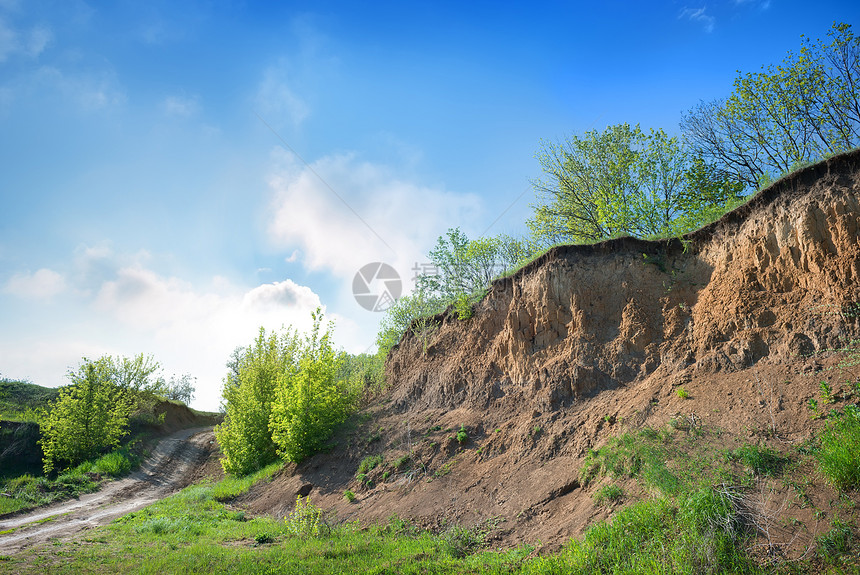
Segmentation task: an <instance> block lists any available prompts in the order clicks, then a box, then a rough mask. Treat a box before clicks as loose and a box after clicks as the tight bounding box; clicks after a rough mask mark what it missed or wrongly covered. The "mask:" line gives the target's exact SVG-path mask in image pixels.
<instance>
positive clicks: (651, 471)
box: [580, 429, 680, 495]
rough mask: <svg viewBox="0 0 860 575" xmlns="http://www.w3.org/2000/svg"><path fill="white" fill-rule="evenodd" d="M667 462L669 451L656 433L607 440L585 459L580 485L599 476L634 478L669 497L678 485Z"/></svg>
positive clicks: (650, 432)
mask: <svg viewBox="0 0 860 575" xmlns="http://www.w3.org/2000/svg"><path fill="white" fill-rule="evenodd" d="M668 459H669V451H668V449H667V446H666V445H664V444H662V442H661V435H660V433H659V432H657V431H655V430H652V429H644V430H642V431H639V432H636V433H626V434H624V435H622V436H620V437H613V438H611V439H610V440H609V441H608V442H607V443H606V445H604V446H603V447H601V448H600V449H597V450H594V449H593V450H591V451H590V452H589V453H588V454H587V455H586V457H585V462H584V463H583V466H582V469H581V470H580V481H581V482H582V484H583V485H586V486H587V485H588V484H589V483H591V482H592V481H593V480H594V479H595V478H596V477H598V476H601V475H610V476H611V477H614V478H618V479H621V478H625V477H637V478H640V479H641V480H642V481H643V482H644V484H645V485H646V486H648V487H653V488H656V489H657V490H659V491H660V492H661V493H663V494H666V495H670V494H673V493H675V492H676V491H677V490H678V488H679V485H680V481H679V479H678V477H677V476H676V475H675V473H673V472H672V471H670V470H669V469H668V467H667V466H666V461H667V460H668Z"/></svg>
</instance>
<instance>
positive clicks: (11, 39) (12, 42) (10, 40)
mask: <svg viewBox="0 0 860 575" xmlns="http://www.w3.org/2000/svg"><path fill="white" fill-rule="evenodd" d="M22 37H23V38H22ZM53 37H54V36H53V33H52V32H51V29H50V28H47V27H45V26H34V27H33V28H32V29H30V31H29V32H26V33H23V32H20V31H17V30H15V29H13V28H12V27H10V26H9V24H7V23H6V21H5V20H3V19H0V62H4V61H6V60H7V59H8V58H9V57H10V56H12V55H15V54H24V55H26V56H29V57H30V58H36V57H37V56H39V55H40V54H41V53H42V52H43V51H44V50H45V48H46V47H47V46H48V44H50V43H51V40H52V39H53Z"/></svg>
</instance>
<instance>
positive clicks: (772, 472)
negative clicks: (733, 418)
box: [727, 445, 788, 477]
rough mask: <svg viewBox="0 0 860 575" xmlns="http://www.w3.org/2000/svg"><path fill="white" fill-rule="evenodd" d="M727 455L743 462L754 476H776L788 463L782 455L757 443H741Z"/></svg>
mask: <svg viewBox="0 0 860 575" xmlns="http://www.w3.org/2000/svg"><path fill="white" fill-rule="evenodd" d="M727 456H728V459H729V460H731V461H738V462H741V463H743V464H744V466H745V467H746V468H747V469H749V470H750V471H751V472H752V473H753V474H754V475H756V476H766V477H776V476H778V475H779V474H780V473H782V470H783V468H784V467H785V466H786V464H787V463H788V458H787V457H785V456H784V455H780V454H779V453H778V452H776V451H774V450H773V449H771V448H769V447H763V446H759V445H743V446H741V447H739V448H737V449H735V450H734V451H730V452H729V453H728V455H727Z"/></svg>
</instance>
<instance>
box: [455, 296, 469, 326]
mask: <svg viewBox="0 0 860 575" xmlns="http://www.w3.org/2000/svg"><path fill="white" fill-rule="evenodd" d="M454 313H455V314H456V316H457V319H459V320H460V321H465V320H467V319H469V318H471V317H472V313H473V312H472V302H471V301H470V300H469V296H468V295H466V294H464V293H461V294H460V295H458V296H457V298H456V299H455V300H454Z"/></svg>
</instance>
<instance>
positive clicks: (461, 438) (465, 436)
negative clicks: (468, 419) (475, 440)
mask: <svg viewBox="0 0 860 575" xmlns="http://www.w3.org/2000/svg"><path fill="white" fill-rule="evenodd" d="M467 441H469V433H468V432H467V431H466V428H465V426H463V425H461V426H460V431H458V432H457V442H458V443H459V444H460V445H462V444H464V443H466V442H467Z"/></svg>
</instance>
